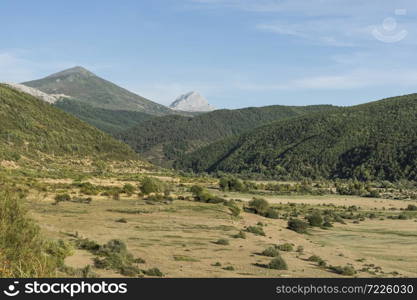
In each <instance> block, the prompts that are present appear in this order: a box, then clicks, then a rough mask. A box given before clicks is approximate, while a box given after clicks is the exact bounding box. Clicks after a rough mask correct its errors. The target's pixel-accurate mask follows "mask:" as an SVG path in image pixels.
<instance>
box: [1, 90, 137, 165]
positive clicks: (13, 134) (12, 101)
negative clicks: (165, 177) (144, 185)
mask: <svg viewBox="0 0 417 300" xmlns="http://www.w3.org/2000/svg"><path fill="white" fill-rule="evenodd" d="M0 124H1V126H0V160H6V161H18V162H21V161H23V162H25V161H32V162H33V161H40V159H49V160H50V159H52V158H54V157H55V158H58V157H61V158H65V157H68V158H78V159H87V158H91V159H117V160H128V159H137V155H136V154H135V153H134V152H133V151H132V150H131V149H130V148H129V147H128V146H127V145H125V144H123V143H121V142H119V141H116V140H115V139H114V138H112V137H110V136H109V135H107V134H105V133H103V132H101V131H99V130H98V129H95V128H93V127H91V126H90V125H88V124H86V123H84V122H82V121H80V120H78V119H77V118H75V117H73V116H71V115H69V114H67V113H65V112H63V111H61V110H59V109H57V108H55V107H54V106H53V105H50V104H48V103H46V102H44V101H41V100H39V99H37V98H35V97H33V96H31V95H29V94H27V93H23V92H20V91H17V90H16V89H13V88H11V87H10V86H8V85H5V84H0ZM33 165H34V164H31V166H33Z"/></svg>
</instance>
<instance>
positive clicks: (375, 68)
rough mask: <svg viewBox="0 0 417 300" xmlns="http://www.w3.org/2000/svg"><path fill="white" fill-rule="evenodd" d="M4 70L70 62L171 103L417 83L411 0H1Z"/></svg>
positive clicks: (386, 90) (378, 91) (343, 98)
mask: <svg viewBox="0 0 417 300" xmlns="http://www.w3.org/2000/svg"><path fill="white" fill-rule="evenodd" d="M0 28H1V32H2V38H1V39H0V81H2V82H23V81H28V80H33V79H38V78H41V77H44V76H47V75H49V74H52V73H55V72H58V71H61V70H63V69H66V68H70V67H73V66H83V67H85V68H87V69H89V70H90V71H92V72H94V73H95V74H97V75H98V76H100V77H102V78H105V79H107V80H110V81H112V82H114V83H116V84H118V85H120V86H122V87H124V88H127V89H129V90H131V91H133V92H135V93H138V94H140V95H142V96H144V97H147V98H148V99H150V100H153V101H155V102H158V103H162V104H165V105H168V104H170V103H171V102H172V101H173V100H174V99H175V98H176V97H177V96H179V95H180V94H183V93H186V92H189V91H193V90H194V91H198V92H200V93H201V94H202V95H203V96H205V97H206V98H207V99H208V101H209V102H210V103H211V104H212V105H214V106H216V107H218V108H241V107H247V106H265V105H277V104H279V105H311V104H334V105H344V106H348V105H355V104H359V103H364V102H369V101H373V100H378V99H382V98H386V97H391V96H398V95H403V94H409V93H414V92H417V59H416V55H417V54H416V53H417V3H416V1H414V0H397V1H391V0H366V1H365V0H361V1H359V0H152V1H145V0H143V1H138V0H135V1H134V0H123V1H114V0H89V1H85V0H82V1H81V0H71V1H57V0H42V1H32V0H2V1H1V9H0Z"/></svg>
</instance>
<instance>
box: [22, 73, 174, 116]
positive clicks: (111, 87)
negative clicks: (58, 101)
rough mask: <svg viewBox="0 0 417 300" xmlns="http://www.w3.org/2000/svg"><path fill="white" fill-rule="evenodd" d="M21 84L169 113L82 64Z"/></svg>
mask: <svg viewBox="0 0 417 300" xmlns="http://www.w3.org/2000/svg"><path fill="white" fill-rule="evenodd" d="M23 84H24V85H26V86H29V87H33V88H36V89H39V90H41V91H42V92H44V93H48V94H64V95H67V96H70V97H72V98H75V99H77V100H80V101H83V102H85V103H87V104H89V105H91V106H94V107H99V108H105V109H112V110H128V111H140V112H145V113H149V114H152V115H166V114H171V113H172V110H171V109H169V108H167V107H165V106H163V105H161V104H158V103H155V102H152V101H150V100H148V99H145V98H143V97H141V96H139V95H136V94H134V93H132V92H130V91H128V90H126V89H123V88H121V87H119V86H117V85H115V84H114V83H111V82H109V81H107V80H104V79H102V78H100V77H98V76H96V75H95V74H93V73H91V72H90V71H88V70H86V69H84V68H82V67H74V68H71V69H68V70H64V71H62V72H59V73H55V74H52V75H50V76H48V77H45V78H42V79H39V80H33V81H28V82H24V83H23Z"/></svg>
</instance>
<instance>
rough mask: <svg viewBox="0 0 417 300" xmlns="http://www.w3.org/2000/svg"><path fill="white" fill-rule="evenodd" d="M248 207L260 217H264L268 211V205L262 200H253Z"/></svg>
mask: <svg viewBox="0 0 417 300" xmlns="http://www.w3.org/2000/svg"><path fill="white" fill-rule="evenodd" d="M248 205H249V207H250V208H251V209H252V210H253V211H254V212H255V213H256V214H259V215H262V216H263V215H266V214H267V212H268V210H269V203H268V201H266V200H265V199H263V198H253V200H251V201H250V202H249V203H248Z"/></svg>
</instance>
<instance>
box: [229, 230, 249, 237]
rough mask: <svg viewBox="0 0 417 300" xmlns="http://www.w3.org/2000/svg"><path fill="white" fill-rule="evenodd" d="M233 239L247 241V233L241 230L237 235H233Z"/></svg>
mask: <svg viewBox="0 0 417 300" xmlns="http://www.w3.org/2000/svg"><path fill="white" fill-rule="evenodd" d="M232 237H233V238H235V239H246V233H245V232H243V231H242V230H241V231H239V232H238V233H237V234H235V235H233V236H232Z"/></svg>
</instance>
